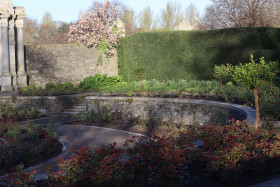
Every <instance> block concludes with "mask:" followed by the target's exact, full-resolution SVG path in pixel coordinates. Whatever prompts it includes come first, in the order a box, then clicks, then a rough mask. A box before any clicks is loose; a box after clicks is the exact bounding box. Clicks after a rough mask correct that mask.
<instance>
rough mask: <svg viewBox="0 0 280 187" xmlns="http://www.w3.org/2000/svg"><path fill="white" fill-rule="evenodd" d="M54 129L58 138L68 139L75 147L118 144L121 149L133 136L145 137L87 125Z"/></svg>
mask: <svg viewBox="0 0 280 187" xmlns="http://www.w3.org/2000/svg"><path fill="white" fill-rule="evenodd" d="M52 129H53V130H54V132H56V134H57V136H59V137H62V138H66V139H67V140H68V141H70V142H71V143H72V145H73V146H74V147H80V146H89V147H91V146H94V147H99V146H100V145H102V144H103V145H107V144H111V143H114V142H116V143H117V146H118V147H121V146H122V145H123V144H124V143H125V141H126V140H127V139H131V138H132V137H133V136H143V135H142V134H137V133H131V132H127V131H121V130H115V129H109V128H102V127H94V126H86V125H65V124H55V125H52Z"/></svg>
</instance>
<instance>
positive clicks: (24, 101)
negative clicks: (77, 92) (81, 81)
mask: <svg viewBox="0 0 280 187" xmlns="http://www.w3.org/2000/svg"><path fill="white" fill-rule="evenodd" d="M79 99H80V98H79V97H75V96H58V97H56V96H30V97H25V96H1V97H0V106H12V107H14V108H16V109H17V110H18V111H21V110H26V111H28V110H31V109H35V110H37V111H39V113H40V114H42V115H47V116H49V115H57V114H61V113H62V112H63V111H64V110H65V109H66V108H69V107H71V106H72V105H73V104H74V103H75V102H77V101H78V100H79Z"/></svg>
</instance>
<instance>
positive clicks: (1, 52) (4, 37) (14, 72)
mask: <svg viewBox="0 0 280 187" xmlns="http://www.w3.org/2000/svg"><path fill="white" fill-rule="evenodd" d="M25 17H26V12H25V9H24V7H14V6H13V1H12V0H1V3H0V25H1V27H0V75H1V76H0V86H1V91H11V90H17V89H18V88H19V87H24V86H26V85H27V74H26V70H25V62H24V44H23V20H24V18H25Z"/></svg>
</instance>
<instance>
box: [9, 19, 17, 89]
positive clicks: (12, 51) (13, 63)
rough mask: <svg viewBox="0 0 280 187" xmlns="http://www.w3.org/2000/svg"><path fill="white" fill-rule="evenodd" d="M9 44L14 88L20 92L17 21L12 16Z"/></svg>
mask: <svg viewBox="0 0 280 187" xmlns="http://www.w3.org/2000/svg"><path fill="white" fill-rule="evenodd" d="M9 28H10V30H9V44H10V71H11V74H12V81H13V88H14V90H18V86H17V70H16V44H15V19H14V16H12V17H11V18H10V20H9Z"/></svg>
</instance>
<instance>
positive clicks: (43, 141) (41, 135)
mask: <svg viewBox="0 0 280 187" xmlns="http://www.w3.org/2000/svg"><path fill="white" fill-rule="evenodd" d="M0 138H2V139H3V140H5V141H0V143H1V145H0V175H3V174H5V173H7V172H14V171H15V168H16V166H17V165H18V164H24V166H26V167H28V166H31V165H35V164H38V163H40V162H43V161H45V160H47V159H49V158H51V157H53V156H55V155H58V154H59V153H60V152H61V150H62V144H61V143H60V142H59V141H58V140H56V139H55V134H54V133H52V132H51V131H50V129H49V128H48V127H47V126H37V125H31V124H28V125H26V126H22V125H16V124H14V123H12V122H2V123H1V124H0Z"/></svg>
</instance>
